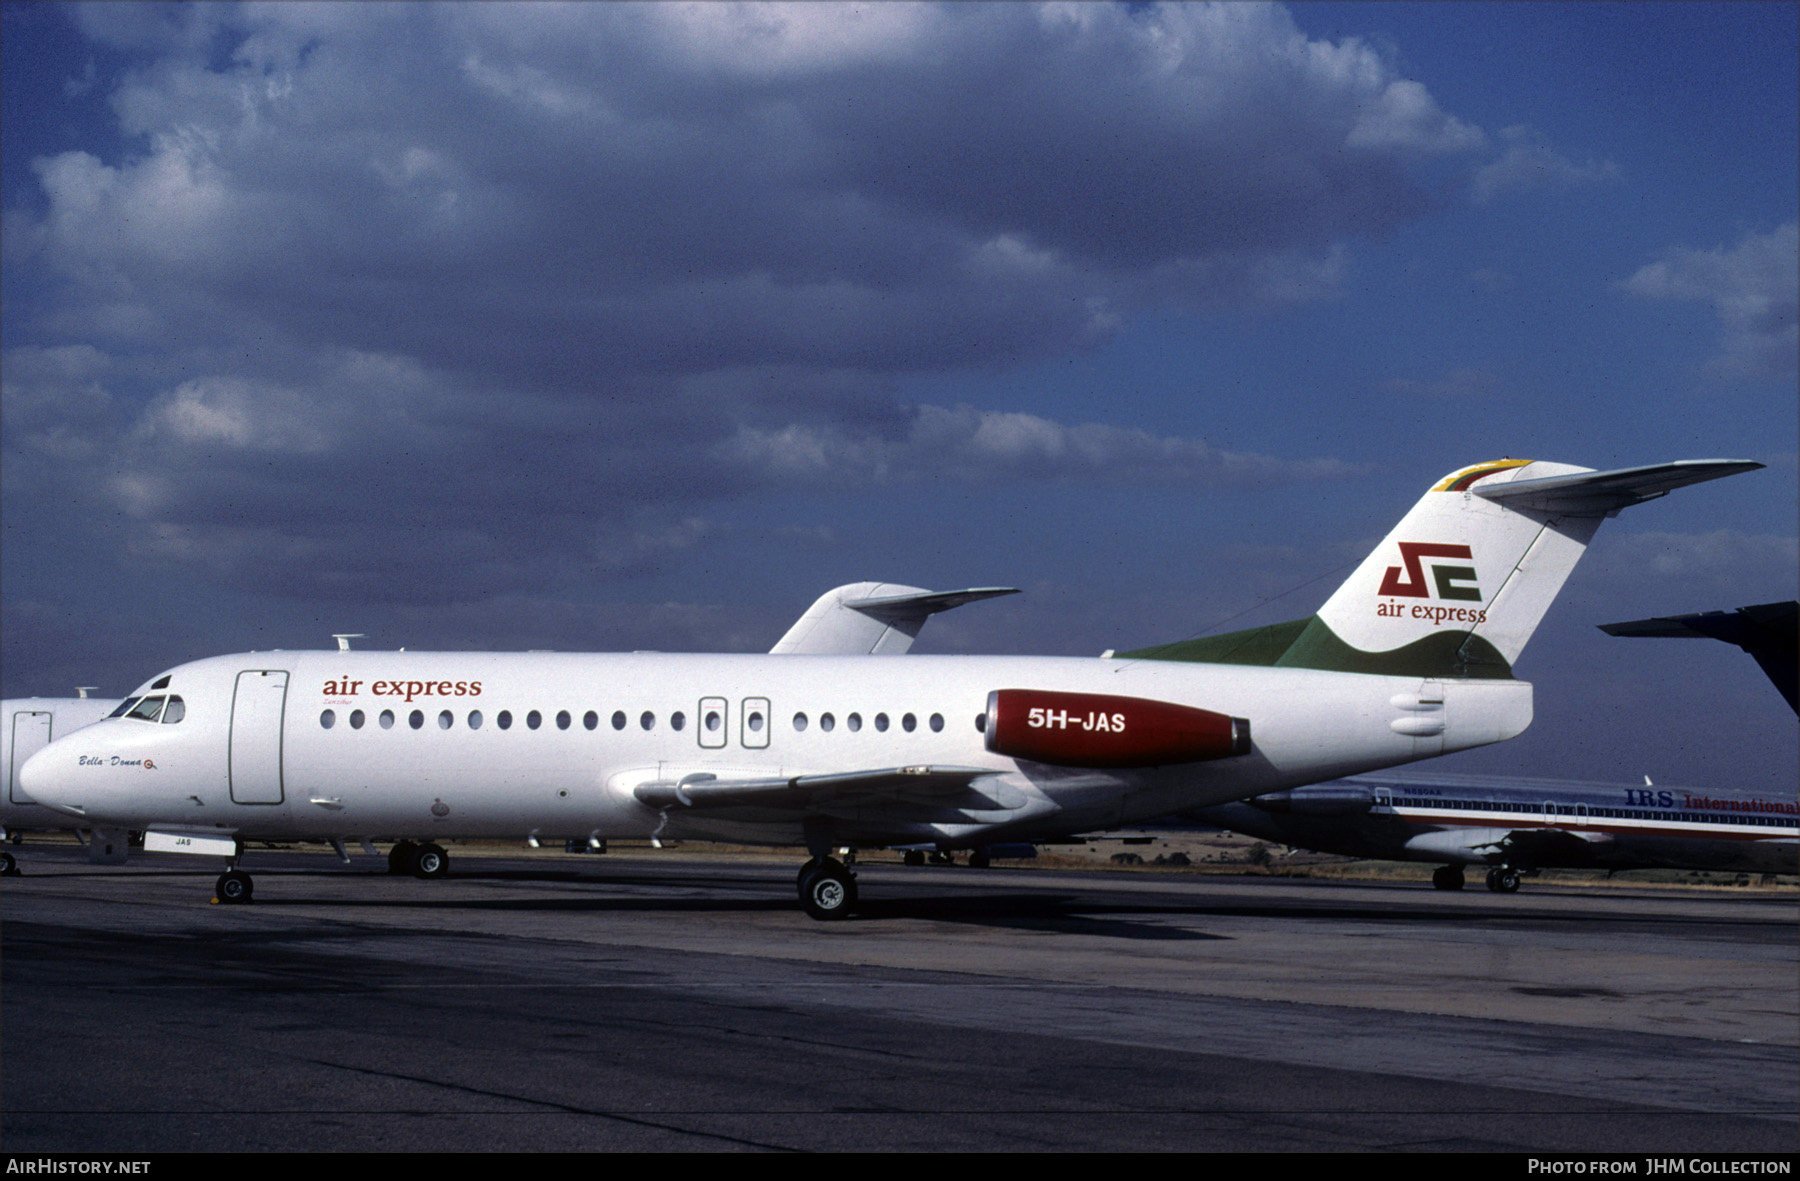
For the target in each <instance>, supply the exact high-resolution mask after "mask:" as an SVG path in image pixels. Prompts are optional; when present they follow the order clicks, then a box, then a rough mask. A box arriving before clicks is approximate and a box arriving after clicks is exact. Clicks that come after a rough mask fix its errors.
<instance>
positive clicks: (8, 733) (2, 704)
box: [0, 696, 126, 874]
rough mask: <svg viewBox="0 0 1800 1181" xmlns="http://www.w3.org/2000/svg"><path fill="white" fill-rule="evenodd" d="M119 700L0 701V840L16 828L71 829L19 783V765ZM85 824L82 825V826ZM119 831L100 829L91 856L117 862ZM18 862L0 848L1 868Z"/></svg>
mask: <svg viewBox="0 0 1800 1181" xmlns="http://www.w3.org/2000/svg"><path fill="white" fill-rule="evenodd" d="M118 704H119V699H118V698H116V697H86V696H82V697H18V698H12V699H10V700H7V701H0V766H3V767H5V768H6V792H5V795H4V796H3V797H0V839H8V838H10V837H11V836H12V835H14V834H16V833H21V832H31V831H39V830H47V829H56V830H62V829H74V830H75V831H77V832H79V831H80V829H79V828H75V826H72V825H71V824H70V823H69V817H68V816H67V815H65V814H64V813H61V812H53V811H51V810H50V809H49V808H46V807H44V806H43V805H42V804H39V803H36V802H34V801H33V800H32V799H31V797H30V796H28V795H26V794H25V793H24V791H23V790H22V789H21V788H20V787H19V768H21V767H23V766H24V765H25V760H27V759H29V758H30V757H31V756H32V755H34V754H36V753H37V752H38V751H39V750H41V749H43V748H44V747H46V746H48V745H50V742H51V740H52V739H56V738H61V737H62V736H63V735H65V734H67V733H69V732H70V731H71V730H76V729H79V728H81V727H82V726H86V725H89V724H91V723H94V722H97V721H99V720H100V719H101V718H104V717H105V716H106V715H107V714H109V713H111V712H112V711H113V710H114V709H115V708H116V707H117V706H118ZM82 827H86V826H82ZM125 851H126V839H125V834H124V833H123V832H102V833H101V834H99V835H98V838H97V839H95V840H92V841H91V842H90V843H89V845H88V856H89V857H90V858H92V859H93V860H95V861H100V862H106V863H116V862H118V861H123V860H124V859H125ZM18 871H19V865H18V861H17V859H16V858H15V857H14V856H13V854H12V851H11V850H10V849H4V848H0V873H9V874H10V873H17V872H18Z"/></svg>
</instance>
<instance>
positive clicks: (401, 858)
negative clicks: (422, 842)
mask: <svg viewBox="0 0 1800 1181" xmlns="http://www.w3.org/2000/svg"><path fill="white" fill-rule="evenodd" d="M418 853H419V846H418V845H416V844H414V843H413V842H412V841H396V842H394V847H393V848H392V849H389V850H388V872H389V873H413V872H415V871H414V869H413V859H414V858H415V857H417V856H418Z"/></svg>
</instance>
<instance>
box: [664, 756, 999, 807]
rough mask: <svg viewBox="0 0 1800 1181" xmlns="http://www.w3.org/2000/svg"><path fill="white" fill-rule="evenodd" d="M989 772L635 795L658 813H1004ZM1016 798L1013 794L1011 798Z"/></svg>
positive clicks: (699, 787)
mask: <svg viewBox="0 0 1800 1181" xmlns="http://www.w3.org/2000/svg"><path fill="white" fill-rule="evenodd" d="M999 774H1000V773H999V772H997V771H995V770H993V769H992V768H983V767H924V766H921V767H885V768H881V769H879V770H870V771H849V772H843V773H840V774H833V775H794V776H790V777H786V778H768V779H721V778H719V777H718V776H717V775H714V774H712V773H711V772H706V771H697V772H694V773H692V774H688V775H683V776H681V777H680V778H678V779H659V780H656V781H654V782H651V783H640V784H639V785H637V786H636V787H635V788H633V789H632V794H633V795H635V796H636V797H637V799H638V800H639V801H640V802H642V803H645V804H648V805H649V806H650V807H652V808H744V807H750V808H770V809H775V810H777V811H783V812H795V811H807V810H810V809H814V808H819V807H823V806H826V805H863V804H876V803H881V804H892V803H910V804H922V805H929V806H939V807H941V806H945V805H949V806H953V807H957V808H962V809H971V808H972V809H980V810H1000V809H1005V808H1009V807H1014V806H1016V804H1012V803H1008V802H1005V801H1004V800H1003V799H1002V798H1001V797H1002V794H1003V793H1002V792H1001V790H1000V788H999V785H998V784H994V785H992V786H986V785H984V786H976V783H975V781H976V780H978V779H981V778H982V777H984V776H996V777H997V776H998V775H999ZM1005 794H1012V793H1005Z"/></svg>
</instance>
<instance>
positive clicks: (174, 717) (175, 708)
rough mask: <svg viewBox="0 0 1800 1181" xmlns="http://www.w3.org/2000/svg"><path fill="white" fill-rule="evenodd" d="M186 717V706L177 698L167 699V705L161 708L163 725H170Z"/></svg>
mask: <svg viewBox="0 0 1800 1181" xmlns="http://www.w3.org/2000/svg"><path fill="white" fill-rule="evenodd" d="M185 717H187V704H186V703H185V702H183V701H182V700H181V698H179V697H171V698H169V704H168V705H166V706H164V707H163V716H162V720H163V725H165V726H168V725H172V724H173V723H175V722H179V721H180V720H181V719H182V718H185Z"/></svg>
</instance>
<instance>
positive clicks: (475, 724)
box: [469, 709, 481, 730]
mask: <svg viewBox="0 0 1800 1181" xmlns="http://www.w3.org/2000/svg"><path fill="white" fill-rule="evenodd" d="M469 729H471V730H479V729H481V711H480V710H478V709H472V710H470V711H469Z"/></svg>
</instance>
